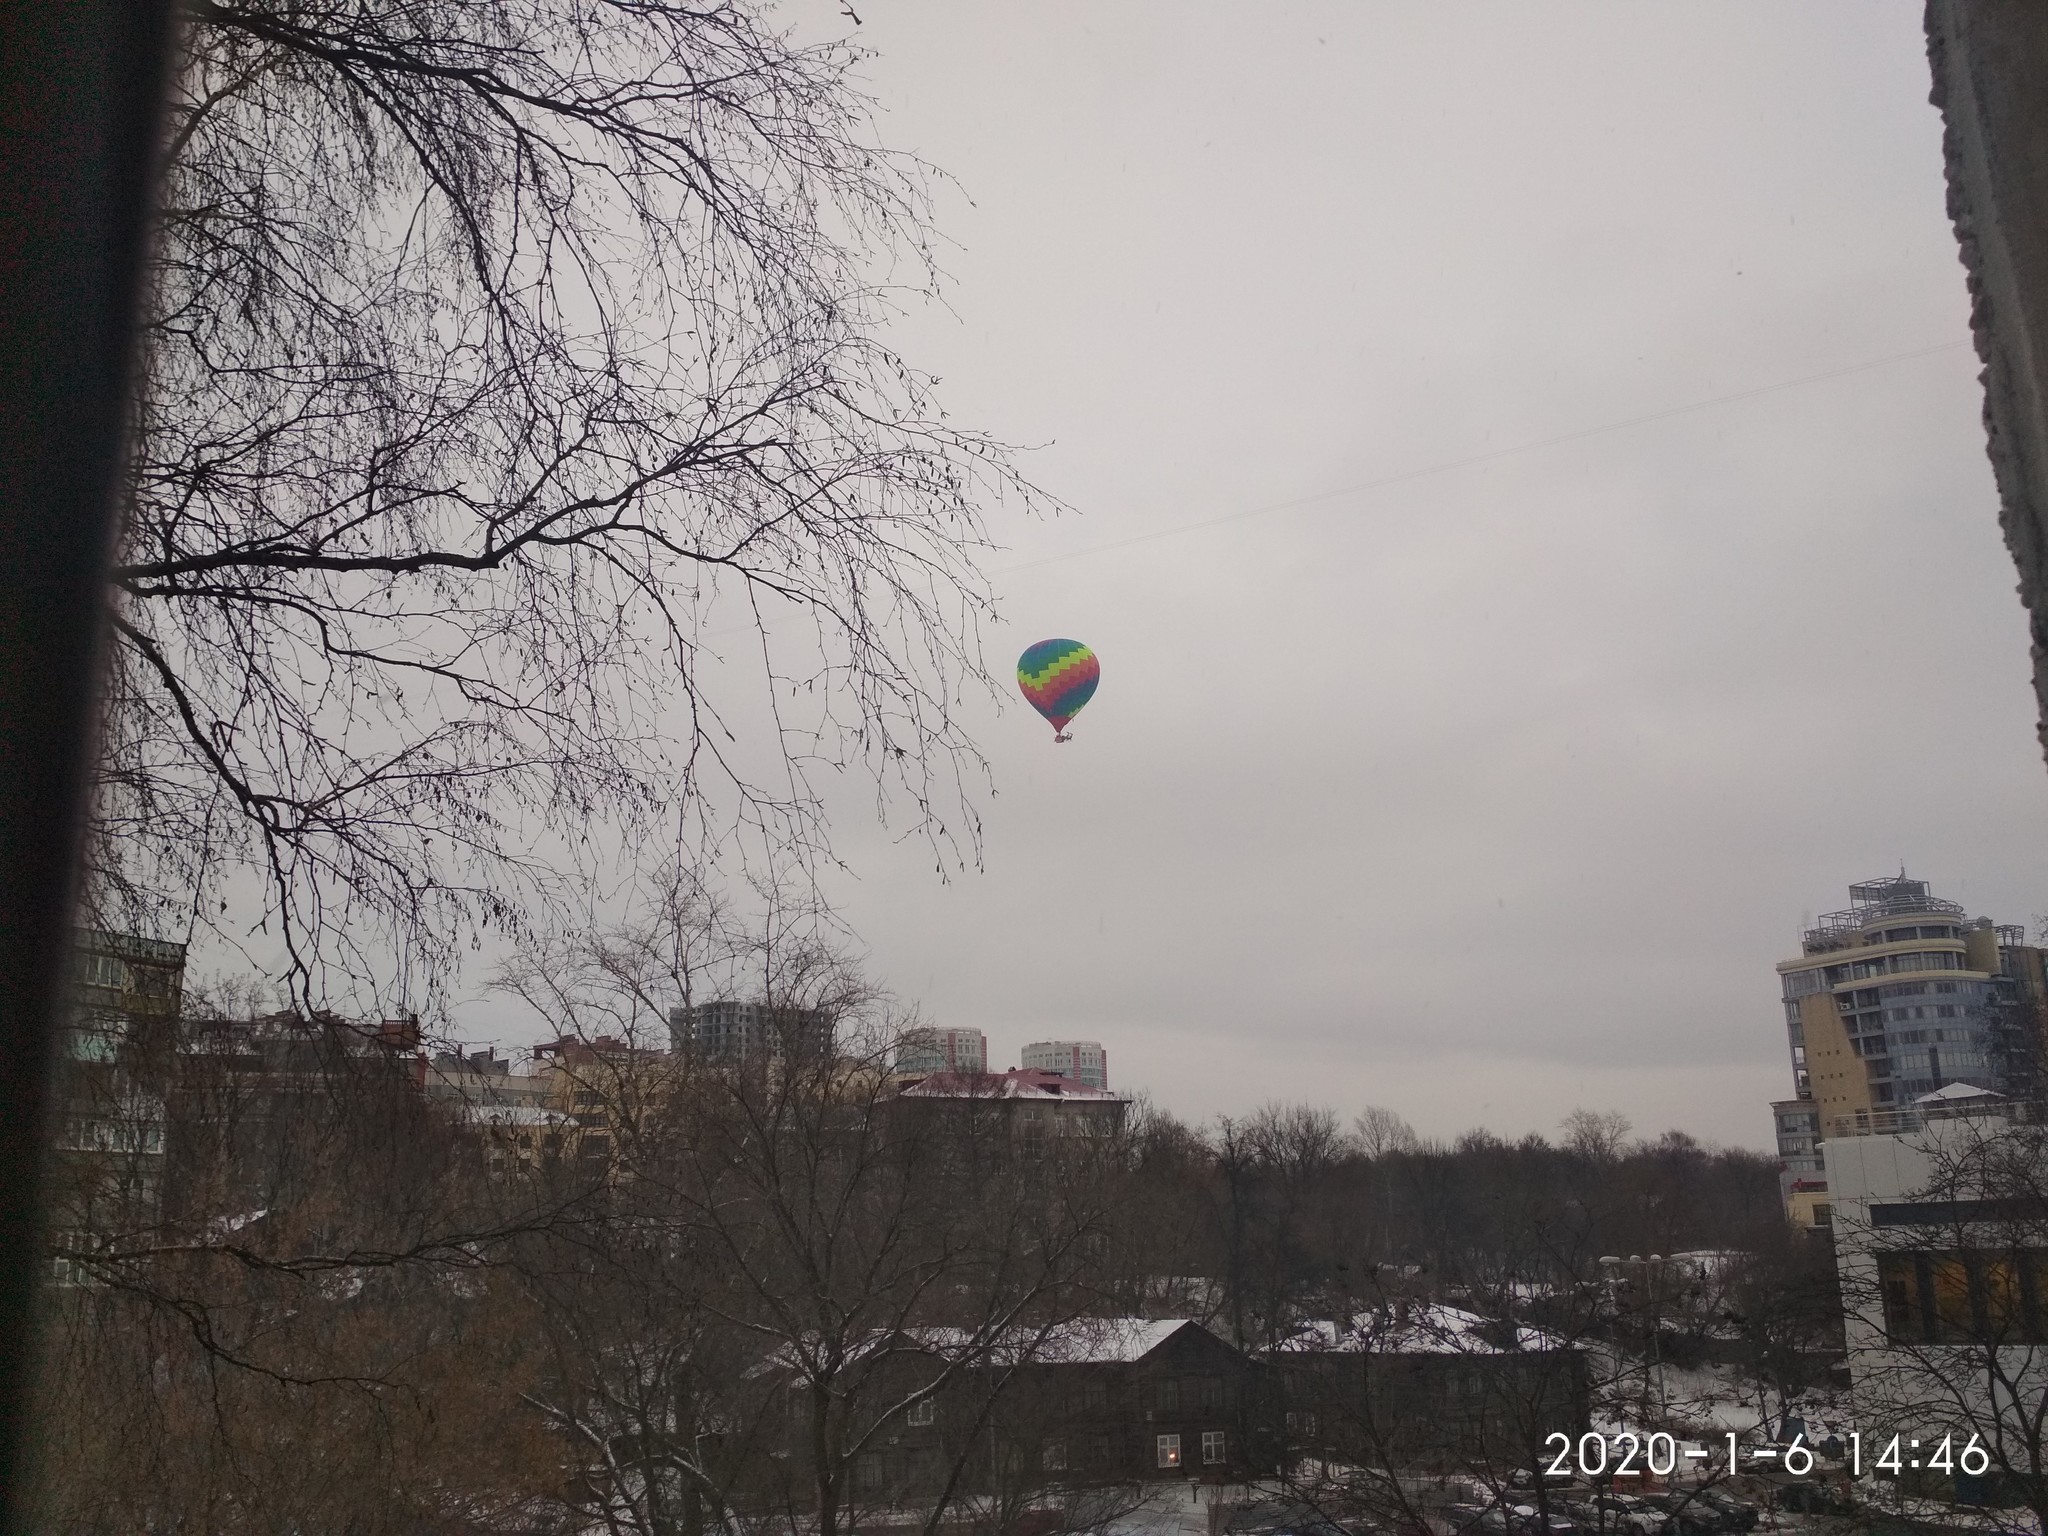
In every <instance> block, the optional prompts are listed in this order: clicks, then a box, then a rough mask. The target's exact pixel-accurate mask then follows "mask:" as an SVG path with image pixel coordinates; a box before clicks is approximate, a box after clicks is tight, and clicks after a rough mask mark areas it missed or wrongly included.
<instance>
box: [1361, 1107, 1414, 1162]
mask: <svg viewBox="0 0 2048 1536" xmlns="http://www.w3.org/2000/svg"><path fill="white" fill-rule="evenodd" d="M1351 1136H1352V1139H1353V1140H1354V1141H1356V1142H1357V1143H1358V1150H1359V1151H1361V1152H1363V1153H1364V1154H1365V1155H1366V1156H1367V1157H1370V1158H1380V1157H1384V1156H1386V1155H1387V1154H1388V1153H1389V1152H1413V1151H1414V1150H1415V1149H1416V1148H1417V1147H1418V1146H1420V1145H1421V1138H1420V1137H1418V1136H1417V1135H1416V1134H1415V1127H1414V1126H1412V1125H1410V1124H1409V1123H1408V1122H1407V1121H1406V1120H1404V1119H1402V1118H1401V1117H1400V1116H1399V1115H1397V1114H1395V1113H1394V1112H1393V1111H1392V1110H1391V1109H1388V1108H1386V1107H1385V1106H1384V1105H1380V1104H1368V1105H1366V1107H1365V1108H1364V1109H1363V1110H1362V1111H1360V1112H1359V1116H1358V1118H1357V1119H1356V1120H1354V1121H1352V1122H1351Z"/></svg>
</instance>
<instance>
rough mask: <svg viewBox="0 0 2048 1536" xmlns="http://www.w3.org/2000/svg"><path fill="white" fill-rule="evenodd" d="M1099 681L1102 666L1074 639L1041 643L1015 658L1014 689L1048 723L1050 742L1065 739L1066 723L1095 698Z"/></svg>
mask: <svg viewBox="0 0 2048 1536" xmlns="http://www.w3.org/2000/svg"><path fill="white" fill-rule="evenodd" d="M1101 681H1102V664H1101V663H1100V662H1098V661H1097V660H1096V659H1095V653H1094V652H1093V651H1091V650H1089V649H1088V647H1087V646H1085V645H1083V644H1082V643H1081V642H1080V641H1078V640H1041V641H1039V642H1038V644H1036V645H1034V646H1032V647H1031V648H1030V649H1029V650H1027V651H1025V653H1024V654H1023V655H1022V656H1019V657H1018V658H1017V686H1018V687H1019V688H1021V689H1022V690H1023V691H1024V697H1025V698H1026V699H1028V700H1030V702H1031V707H1032V708H1033V709H1035V710H1037V711H1038V712H1039V713H1040V714H1041V715H1043V716H1045V718H1046V719H1048V720H1050V721H1051V722H1052V729H1053V737H1052V739H1053V740H1054V741H1065V740H1066V739H1067V722H1068V721H1069V720H1071V719H1073V718H1074V716H1076V715H1078V714H1079V713H1081V706H1082V705H1084V704H1086V703H1087V702H1088V701H1089V700H1090V699H1092V698H1094V697H1095V685H1096V684H1097V683H1099V682H1101Z"/></svg>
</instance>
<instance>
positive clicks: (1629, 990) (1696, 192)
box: [827, 0, 2048, 1146]
mask: <svg viewBox="0 0 2048 1536" xmlns="http://www.w3.org/2000/svg"><path fill="white" fill-rule="evenodd" d="M855 9H856V10H858V12H859V15H860V17H861V25H860V27H859V28H858V35H859V36H860V37H861V38H862V39H864V40H865V41H866V42H867V43H868V44H869V45H870V46H872V47H873V48H874V49H875V50H877V53H878V57H877V59H876V60H875V61H874V62H873V64H872V65H871V66H870V69H869V78H870V83H871V86H872V89H873V91H874V93H875V94H876V95H877V97H878V98H879V100H880V102H881V104H882V107H883V112H884V116H883V120H882V122H883V131H884V133H885V136H886V137H887V138H888V139H889V140H890V141H891V142H893V143H894V144H895V145H896V146H898V147H901V148H906V149H911V150H915V151H918V152H920V153H922V154H924V155H926V156H927V157H929V158H930V159H931V160H932V161H933V162H935V163H936V164H937V165H939V166H941V167H943V168H944V169H945V170H946V171H948V172H949V173H951V174H952V175H953V176H954V177H956V178H957V179H958V182H959V184H960V193H959V194H958V195H950V194H949V195H948V196H947V197H946V198H945V199H944V201H943V203H942V207H941V210H940V218H939V222H940V225H941V227H942V229H943V230H944V231H945V232H946V233H947V234H948V235H950V236H951V237H953V238H954V239H956V240H957V241H958V242H959V245H960V249H959V250H958V251H957V252H956V253H954V254H953V256H952V257H951V258H950V259H949V262H948V265H949V267H950V270H951V272H952V274H953V278H954V280H955V281H954V286H953V288H952V290H951V304H952V310H953V313H951V314H943V313H933V314H929V315H925V316H921V317H916V318H914V319H912V320H910V321H907V322H906V324H905V326H904V329H903V334H902V337H901V340H902V342H903V344H904V345H905V347H906V348H907V349H908V350H909V351H910V352H911V353H912V355H913V357H914V358H915V359H916V360H918V361H920V362H921V363H923V364H924V365H925V366H927V367H929V368H930V369H932V370H933V371H935V372H937V373H938V374H940V375H942V376H943V378H944V381H945V393H946V396H947V400H948V403H949V405H950V407H951V408H952V410H953V411H954V412H955V414H956V415H957V416H958V417H960V418H961V419H963V420H965V421H967V422H970V423H972V424H974V425H977V426H981V427H984V428H986V429H988V430H991V431H994V432H996V433H998V434H999V435H1002V436H1005V437H1007V438H1009V439H1011V440H1013V441H1019V442H1027V443H1033V444H1040V445H1043V446H1042V447H1039V448H1038V449H1037V450H1036V451H1034V452H1033V453H1032V454H1031V455H1030V456H1029V458H1028V460H1027V467H1028V469H1029V470H1030V472H1031V473H1032V475H1033V477H1034V478H1035V479H1036V480H1038V481H1039V482H1040V483H1041V484H1042V485H1044V486H1045V487H1046V488H1047V489H1049V490H1051V491H1053V492H1054V493H1056V494H1057V495H1059V496H1060V497H1062V498H1064V499H1065V500H1066V501H1067V502H1069V503H1071V504H1072V505H1073V506H1074V507H1075V508H1076V509H1077V510H1078V513H1079V515H1078V516H1076V517H1073V518H1063V519H1060V520H1058V521H1056V522H1052V523H1048V524H1044V525H1039V526H1017V525H1014V524H1009V525H1004V526H1003V527H1002V528H1001V530H1000V532H1001V534H1002V536H1003V538H1004V541H1005V542H1006V543H1007V544H1008V545H1009V546H1010V550H1009V552H1008V553H1007V554H1005V555H1004V556H1002V557H1000V558H999V559H998V560H997V561H996V565H997V566H998V568H999V574H998V577H997V580H998V585H999V588H1000V591H1001V593H1002V597H1003V603H1004V609H1005V612H1006V615H1007V623H1008V627H1007V628H1006V629H1003V630H1000V631H998V632H996V633H995V634H993V635H992V636H991V637H990V650H991V656H992V659H993V660H994V662H995V663H996V664H997V665H998V666H999V667H1006V666H1007V665H1008V661H1009V658H1010V657H1011V656H1013V655H1014V654H1015V652H1017V651H1018V650H1021V649H1022V647H1023V646H1024V645H1025V644H1026V643H1028V642H1029V641H1032V640H1036V639H1040V638H1044V637H1047V636H1054V635H1059V636H1072V637H1075V638H1079V639H1082V640H1085V641H1087V642H1088V643H1089V644H1091V645H1093V646H1094V647H1095V648H1096V650H1097V651H1098V653H1099V654H1100V656H1101V658H1102V665H1103V683H1102V688H1101V691H1100V693H1099V694H1098V695H1097V697H1096V700H1095V702H1094V703H1093V704H1092V705H1091V706H1090V707H1089V709H1088V710H1087V712H1086V713H1085V714H1084V715H1082V716H1081V718H1080V720H1079V721H1078V722H1077V726H1076V739H1075V740H1074V741H1073V742H1072V743H1071V744H1070V745H1066V746H1061V747H1055V746H1054V745H1053V743H1052V741H1051V732H1050V731H1049V729H1048V728H1047V727H1046V726H1045V725H1044V724H1043V722H1041V721H1040V720H1039V719H1038V718H1037V717H1036V716H1035V715H1033V714H1031V713H1030V712H1029V711H1028V710H1027V709H1025V708H1023V707H1022V706H1021V705H1019V706H1018V707H1015V708H1012V709H1010V710H1007V711H1006V712H1004V713H1002V714H1001V715H1000V716H998V715H995V714H991V715H990V716H989V717H988V718H987V719H986V720H984V721H982V722H981V724H980V730H981V734H982V736H983V739H984V740H985V741H986V743H987V745H988V748H989V750H990V754H991V757H992V759H993V761H994V765H995V772H996V778H997V785H998V789H999V794H998V797H997V799H996V800H995V801H994V802H993V803H992V805H991V806H990V807H989V808H988V809H989V814H988V818H987V853H986V869H985V871H984V872H982V873H978V874H974V873H970V874H969V875H967V876H965V877H964V878H960V879H956V880H954V881H953V882H952V883H950V884H942V883H941V882H940V881H938V880H937V879H936V878H935V877H934V875H933V872H932V865H931V862H930V858H929V856H928V854H927V853H926V851H925V850H924V849H923V848H922V847H921V846H919V845H916V844H912V845H909V846H904V847H898V846H896V845H894V844H892V843H891V842H890V841H889V839H888V838H887V837H886V836H884V835H882V834H881V833H880V832H879V831H878V830H876V829H874V828H873V827H872V826H871V824H870V823H869V821H868V820H867V819H865V818H864V817H862V816H860V815H858V814H853V815H849V816H847V817H845V818H844V819H843V820H842V822H841V824H840V826H839V827H838V828H837V831H836V835H837V839H838V848H839V851H840V852H841V853H842V854H843V855H844V856H846V857H847V858H848V859H849V861H850V862H851V863H852V864H853V866H854V867H855V869H856V870H857V872H858V876H859V878H858V879H857V880H855V881H850V882H848V883H846V884H845V885H844V886H843V887H842V888H841V889H840V891H839V894H840V895H841V897H842V898H843V900H844V902H845V905H846V910H847V914H848V917H849V919H850V921H851V922H852V924H853V925H854V927H855V928H856V929H857V930H858V931H859V933H860V934H861V936H862V938H863V939H864V941H865V942H866V944H867V945H868V946H869V948H870V950H871V953H872V958H873V961H874V964H875V967H876V969H877V971H878V972H879V973H880V974H881V975H882V976H883V977H885V978H886V979H887V980H888V981H889V982H890V983H891V984H892V985H893V986H895V987H896V988H897V989H898V990H899V991H900V992H902V993H903V994H905V995H906V996H909V997H913V998H917V999H919V1000H921V1001H922V1003H923V1004H924V1005H925V1007H926V1009H927V1011H928V1012H929V1014H930V1015H931V1016H932V1017H933V1018H934V1019H935V1020H936V1021H937V1022H940V1023H943V1024H957V1025H974V1026H978V1027H980V1028H982V1029H984V1030H986V1031H987V1033H988V1035H989V1037H990V1041H991V1045H992V1048H993V1051H994V1056H995V1060H996V1062H997V1063H998V1064H1001V1065H1008V1064H1014V1062H1015V1061H1016V1059H1017V1052H1018V1049H1019V1047H1020V1046H1021V1045H1022V1044H1023V1043H1024V1042H1025V1041H1026V1040H1030V1039H1036V1038H1041V1037H1045V1036H1067V1035H1076V1036H1084V1037H1093V1038H1098V1039H1100V1040H1102V1041H1103V1042H1104V1043H1105V1044H1106V1045H1107V1046H1108V1048H1109V1053H1110V1066H1111V1075H1112V1079H1113V1081H1114V1082H1115V1083H1116V1084H1118V1085H1119V1086H1124V1087H1131V1088H1143V1089H1147V1090H1149V1091H1150V1092H1151V1093H1152V1094H1153V1095H1154V1096H1155V1097H1157V1098H1158V1099H1159V1100H1161V1101H1163V1102H1164V1103H1165V1104H1167V1105H1169V1106H1171V1107H1172V1108H1174V1109H1175V1110H1177V1111H1179V1112H1182V1113H1184V1114H1187V1115H1190V1116H1197V1117H1199V1116H1204V1115H1207V1114H1210V1113H1213V1112H1216V1111H1233V1110H1242V1109H1247V1108H1250V1107H1252V1106H1254V1105H1256V1104H1258V1103H1259V1102H1261V1101H1263V1100H1266V1099H1270V1098H1280V1099H1295V1100H1308V1101H1312V1102H1319V1103H1326V1104H1329V1105H1331V1106H1333V1107H1335V1108H1337V1109H1339V1110H1340V1111H1343V1112H1345V1113H1346V1114H1349V1113H1351V1112H1354V1111H1355V1110H1357V1109H1358V1108H1360V1107H1362V1106H1363V1105H1365V1104H1367V1103H1382V1104H1387V1105H1390V1106H1392V1107H1393V1108H1395V1109H1397V1110H1399V1111H1400V1112H1402V1113H1403V1114H1405V1115H1407V1116H1409V1118H1411V1119H1412V1120H1413V1121H1414V1122H1415V1123H1416V1124H1417V1125H1418V1126H1419V1127H1420V1128H1422V1129H1423V1130H1424V1131H1426V1132H1431V1133H1438V1134H1450V1133H1455V1132H1456V1131H1458V1130H1460V1129H1463V1128H1465V1127H1467V1126H1470V1125H1485V1126H1488V1127H1491V1128H1493V1129H1495V1130H1498V1131H1501V1132H1504V1133H1517V1132H1521V1131H1524V1130H1528V1129H1538V1130H1544V1131H1549V1130H1552V1129H1554V1128H1555V1126H1556V1124H1557V1122H1558V1120H1559V1119H1560V1118H1562V1117H1563V1115H1564V1114H1565V1113H1566V1112H1568V1111H1569V1110H1570V1109H1571V1108H1573V1107H1574V1106H1575V1105H1586V1106H1589V1107H1593V1108H1601V1109H1618V1110H1621V1111H1623V1112H1624V1113H1626V1114H1628V1115H1629V1116H1630V1117H1631V1118H1632V1119H1633V1120H1634V1121H1635V1122H1636V1123H1637V1125H1638V1127H1639V1128H1641V1129H1643V1130H1647V1131H1657V1130H1661V1129H1663V1128H1665V1127H1668V1126H1677V1127H1681V1128H1683V1129H1685V1130H1688V1131H1691V1132H1693V1133H1695V1134H1697V1135H1700V1136H1703V1137H1709V1138H1713V1139H1716V1140H1722V1141H1729V1142H1739V1143H1747V1144H1751V1145H1757V1146H1763V1145H1768V1143H1769V1117H1768V1112H1767V1110H1766V1108H1765V1103H1766V1101H1767V1100H1769V1099H1770V1098H1773V1097H1776V1096H1778V1095H1781V1094H1783V1093H1786V1092H1788V1091H1789V1086H1788V1077H1789V1074H1788V1068H1787V1065H1786V1061H1785V1048H1784V1039H1783V1028H1782V1024H1781V1015H1780V1011H1779V1008H1778V1005H1777V993H1776V983H1775V978H1774V976H1773V973H1772V969H1771V967H1772V963H1773V962H1774V961H1776V960H1778V959H1780V958H1782V957H1784V956H1785V955H1786V954H1788V953H1790V952H1792V951H1793V950H1794V949H1796V945H1797V936H1798V930H1799V927H1800V924H1801V921H1802V919H1803V918H1804V917H1806V916H1807V915H1809V914H1811V913H1813V912H1816V911H1820V910H1825V909H1828V908H1832V907H1837V906H1841V905H1844V904H1846V892H1845V890H1844V887H1845V886H1846V885H1847V883H1848V882H1849V881H1851V880H1854V879H1860V878H1864V877H1867V876H1870V875H1875V874H1880V873H1884V872H1887V871H1891V870H1895V869H1897V868H1898V867H1899V865H1900V864H1901V863H1902V862H1903V863H1904V864H1905V865H1906V867H1908V868H1909V869H1910V870H1911V871H1912V872H1913V873H1914V874H1916V875H1923V876H1925V877H1927V878H1929V879H1932V880H1933V881H1935V882H1936V883H1937V886H1938V888H1939V889H1940V890H1941V891H1942V892H1943V893H1945V894H1947V895H1951V896H1954V897H1957V898H1958V899H1960V900H1962V901H1964V902H1966V903H1968V904H1969V906H1970V907H1971V909H1972V910H1973V911H1975V912H1984V913H1988V914H1991V915H1993V916H1996V917H1997V918H1998V919H2000V920H2001V921H2008V922H2013V921H2023V922H2029V923H2031V922H2032V920H2033V917H2034V914H2035V913H2036V912H2038V911H2041V910H2044V909H2048V881H2044V879H2043V877H2042V875H2041V872H2040V871H2041V869H2042V857H2041V856H2042V852H2043V847H2044V833H2048V820H2044V807H2048V772H2044V769H2043V767H2042V764H2041V761H2040V758H2039V754H2038V752H2037V750H2036V748H2035V744H2034V741H2033V736H2032V724H2033V722H2032V714H2031V709H2032V705H2031V699H2030V695H2029V691H2028V687H2027V657H2026V636H2025V629H2024V624H2023V619H2022V613H2021V610H2020V608H2019V605H2018V603H2017V601H2016V599H2015V597H2014V595H2013V583H2014V577H2013V573H2012V570H2011V568H2010V565H2009V562H2008V559H2007V556H2006V554H2005V551H2004V549H2003V547H2002V545H2001V544H2000V542H1999V537H1998V530H1997V523H1996V512H1995V502H1994V496H1993V489H1992V483H1991V476H1990V472H1989V469H1988V467H1987V465H1986V462H1985V457H1984V448H1983V441H1982V436H1981V431H1980V427H1979V411H1980V407H1981V396H1980V393H1979V389H1978V386H1977V384H1976V382H1975V374H1976V362H1975V359H1974V356H1973V354H1972V353H1971V352H1970V350H1969V348H1968V345H1967V336H1968V331H1967V311H1966V297H1965V291H1964V284H1963V274H1962V270H1961V268H1960V266H1959V265H1958V264H1957V260H1956V252H1955V242H1954V238H1953V235H1952V233H1951V231H1950V228H1949V225H1948V223H1947V220H1946V217H1945V215H1944V212H1943V186H1942V179H1941V167H1940V155H1939V149H1940V123H1939V119H1938V117H1937V115H1936V114H1935V112H1934V110H1933V109H1932V108H1931V107H1930V106H1929V105H1928V104H1927V74H1926V64H1925V59H1924V54H1923V42H1922V38H1921V33H1920V27H1919V11H1920V7H1919V5H1918V4H1917V3H1916V0H1892V3H1885V4H1875V3H1872V4H1818V3H1816V4H1805V5H1793V4H1787V3H1784V0H1770V3H1756V4H1746V5H1745V4H1735V3H1719V4H1715V5H1712V6H1688V7H1679V6H1655V7H1652V6H1642V5H1639V4H1633V3H1611V4H1597V5H1596V4H1585V5H1572V4H1565V3H1562V0H1547V3H1545V4H1544V5H1542V6H1529V5H1525V4H1507V3H1500V4H1467V3H1449V0H1430V3H1428V4H1422V3H1412V4H1402V5H1385V4H1362V3H1356V0H1352V3H1343V4H1326V5H1317V4H1270V5H1264V6H1260V7H1256V8H1253V9H1251V10H1247V9H1246V8H1245V7H1243V6H1235V5H1222V4H1211V3H1206V0H1203V3H1195V0H1172V3H1164V0H1162V3H1152V4H1140V3H1131V0H1118V3H1115V4H1110V5H1103V4H1100V3H1088V4H1079V3H1075V4H1063V3H1050V0H1034V3H1032V4H1029V5H1020V4H1006V5H991V4H965V3H961V0H917V3H913V0H855ZM827 14H829V11H828V12H827ZM843 24H847V25H850V23H843ZM1309 497H1314V498H1320V499H1316V500H1314V501H1312V502H1309V503H1307V504H1305V505H1300V506H1296V507H1294V508H1292V509H1289V510H1280V511H1273V512H1267V513H1263V514H1259V513H1256V512H1255V510H1254V509H1258V508H1261V507H1267V506H1271V505H1272V504H1274V503H1280V502H1288V501H1294V500H1297V499H1299V498H1309ZM1239 514H1252V515H1242V516H1240V515H1239ZM1223 519H1231V520H1229V521H1222V520H1223ZM1204 525H1207V526H1204Z"/></svg>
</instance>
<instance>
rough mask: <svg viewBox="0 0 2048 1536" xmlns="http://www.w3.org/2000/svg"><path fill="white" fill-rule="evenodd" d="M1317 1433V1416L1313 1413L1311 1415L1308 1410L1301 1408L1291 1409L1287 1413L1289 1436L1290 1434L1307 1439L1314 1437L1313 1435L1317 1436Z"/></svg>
mask: <svg viewBox="0 0 2048 1536" xmlns="http://www.w3.org/2000/svg"><path fill="white" fill-rule="evenodd" d="M1315 1432H1316V1416H1315V1415H1314V1414H1313V1413H1310V1412H1309V1411H1307V1410H1306V1409H1301V1408H1290V1409H1289V1410H1288V1412H1287V1433H1288V1434H1290V1435H1301V1436H1303V1437H1305V1438H1306V1437H1310V1436H1313V1435H1314V1434H1315Z"/></svg>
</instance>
